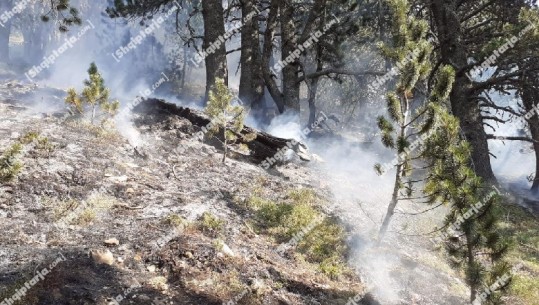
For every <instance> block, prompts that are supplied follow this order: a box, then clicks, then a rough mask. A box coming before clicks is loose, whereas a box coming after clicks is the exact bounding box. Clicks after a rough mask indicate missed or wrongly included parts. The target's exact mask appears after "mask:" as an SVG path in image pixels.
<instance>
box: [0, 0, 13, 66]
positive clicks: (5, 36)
mask: <svg viewBox="0 0 539 305" xmlns="http://www.w3.org/2000/svg"><path fill="white" fill-rule="evenodd" d="M12 8H13V1H12V0H3V1H2V2H0V16H1V15H2V14H4V13H6V12H10V11H11V9H12ZM0 22H2V24H3V26H1V25H0V62H3V63H8V62H9V36H10V34H11V19H9V20H3V18H0Z"/></svg>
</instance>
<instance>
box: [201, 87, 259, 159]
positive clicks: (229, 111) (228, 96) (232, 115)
mask: <svg viewBox="0 0 539 305" xmlns="http://www.w3.org/2000/svg"><path fill="white" fill-rule="evenodd" d="M232 98H233V96H232V93H231V92H230V90H229V89H228V87H227V86H226V85H225V81H224V80H223V79H217V80H216V81H215V86H214V87H213V90H211V91H210V93H209V99H208V105H207V106H206V108H205V109H204V112H205V113H206V114H207V115H208V116H209V117H210V119H211V120H212V122H213V123H214V124H212V129H211V130H210V132H211V133H213V134H215V133H218V132H219V131H221V132H222V134H223V139H224V143H223V148H224V153H223V163H224V162H225V161H226V155H227V150H228V143H229V142H233V141H236V140H237V139H238V137H240V134H241V131H242V130H243V126H244V121H245V117H246V115H247V113H246V111H245V109H244V108H243V107H242V106H239V105H236V106H235V105H232V104H231V101H232ZM241 137H242V140H243V141H244V142H249V141H252V140H254V139H255V138H256V135H254V134H247V135H241Z"/></svg>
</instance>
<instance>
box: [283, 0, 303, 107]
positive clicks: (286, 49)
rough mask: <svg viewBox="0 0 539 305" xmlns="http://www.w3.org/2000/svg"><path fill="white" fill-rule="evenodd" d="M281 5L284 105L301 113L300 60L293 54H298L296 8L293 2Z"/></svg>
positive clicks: (285, 2)
mask: <svg viewBox="0 0 539 305" xmlns="http://www.w3.org/2000/svg"><path fill="white" fill-rule="evenodd" d="M281 5H282V6H281V7H282V10H281V34H282V36H281V45H282V49H281V50H282V52H281V54H282V55H281V57H282V61H283V63H284V64H285V67H284V68H283V97H284V104H285V106H286V107H287V108H289V109H292V110H294V111H297V112H299V111H300V105H299V86H300V84H299V75H298V72H299V59H298V58H297V57H296V56H295V55H294V54H293V53H294V52H297V51H296V50H297V35H296V26H295V23H294V7H293V3H292V1H282V2H281ZM289 59H290V60H289Z"/></svg>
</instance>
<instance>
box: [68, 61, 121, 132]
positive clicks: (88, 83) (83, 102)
mask: <svg viewBox="0 0 539 305" xmlns="http://www.w3.org/2000/svg"><path fill="white" fill-rule="evenodd" d="M88 75H89V79H87V80H85V81H84V85H85V87H84V89H83V90H82V93H81V95H80V96H79V95H78V94H77V92H76V91H75V89H73V88H70V89H69V90H68V91H67V97H66V99H65V102H66V103H67V104H68V105H70V107H71V109H72V110H73V111H76V112H78V113H80V114H83V113H84V109H85V106H89V107H90V108H91V111H92V117H91V122H92V124H94V120H95V116H96V110H97V107H98V106H99V107H100V108H101V110H102V111H103V112H105V114H109V115H111V116H114V115H115V114H116V113H117V112H118V109H119V108H120V102H118V101H116V100H115V101H109V95H110V90H109V89H108V88H106V87H105V80H104V79H103V77H102V76H101V73H99V71H98V69H97V66H96V64H95V63H91V64H90V68H89V69H88Z"/></svg>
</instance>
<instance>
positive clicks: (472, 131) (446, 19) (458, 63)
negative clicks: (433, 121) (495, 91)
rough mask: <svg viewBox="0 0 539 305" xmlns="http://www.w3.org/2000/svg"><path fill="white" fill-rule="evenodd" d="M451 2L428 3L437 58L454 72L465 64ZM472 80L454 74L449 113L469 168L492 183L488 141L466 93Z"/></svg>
mask: <svg viewBox="0 0 539 305" xmlns="http://www.w3.org/2000/svg"><path fill="white" fill-rule="evenodd" d="M456 2H457V1H455V0H449V1H448V0H433V1H432V2H431V4H430V6H431V11H432V14H433V17H434V18H433V19H434V22H435V24H436V31H437V34H438V38H439V41H440V48H439V49H440V50H441V58H442V62H443V63H444V64H449V65H452V66H453V67H454V68H455V70H456V71H459V69H460V68H461V67H465V66H467V65H468V63H467V60H468V54H467V52H466V50H467V47H466V45H465V44H464V39H463V33H462V28H461V24H460V20H459V16H457V14H456V9H455V7H456V5H457V4H456ZM471 87H472V81H471V80H470V79H468V77H467V76H466V75H465V73H464V71H460V72H459V73H457V75H456V78H455V83H454V85H453V90H452V91H451V95H450V100H451V108H452V111H453V114H454V115H455V116H456V117H457V118H458V119H459V120H460V127H461V130H462V132H463V134H464V136H465V138H466V140H467V141H468V142H469V143H470V144H471V146H472V155H471V163H472V164H471V166H472V168H473V170H474V172H475V173H476V174H477V175H478V176H479V177H481V178H482V179H483V181H484V182H486V183H496V178H495V176H494V172H493V171H492V166H491V163H490V154H489V148H488V141H487V135H486V132H485V129H484V127H483V121H482V118H481V111H480V108H479V104H478V103H477V102H476V101H474V100H473V95H471V94H470V88H471Z"/></svg>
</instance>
